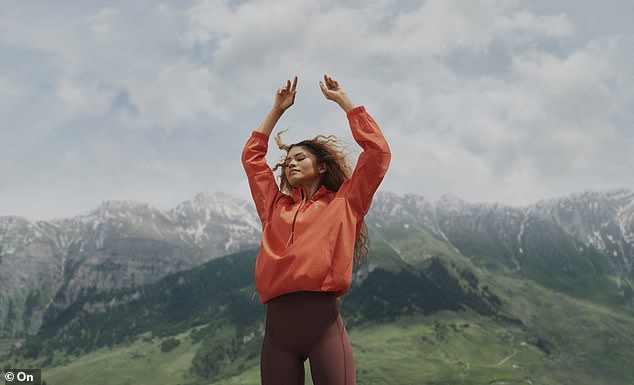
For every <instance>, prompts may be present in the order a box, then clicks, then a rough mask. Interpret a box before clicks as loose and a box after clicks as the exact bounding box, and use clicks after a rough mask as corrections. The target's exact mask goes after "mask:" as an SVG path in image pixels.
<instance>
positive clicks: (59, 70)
mask: <svg viewBox="0 0 634 385" xmlns="http://www.w3.org/2000/svg"><path fill="white" fill-rule="evenodd" d="M20 4H21V3H20ZM20 4H17V3H16V5H12V6H10V7H8V8H7V9H6V12H4V11H5V10H3V14H2V15H0V25H2V26H3V27H2V28H1V29H0V48H4V49H3V52H4V53H3V60H2V63H0V124H1V125H2V126H0V134H2V135H1V137H2V139H0V160H1V161H2V164H3V165H6V164H11V165H12V167H11V169H9V170H7V168H6V166H3V170H2V171H3V175H4V176H5V179H4V180H5V181H10V182H9V184H12V186H11V187H10V188H9V187H7V184H6V183H5V184H2V185H0V192H1V193H2V195H3V202H2V203H0V215H2V214H3V213H5V212H22V213H30V215H37V216H38V217H41V216H42V215H47V214H38V213H45V212H46V207H49V208H50V212H51V213H52V214H51V215H53V214H54V215H59V214H60V213H61V212H62V211H61V209H60V210H55V209H54V207H66V208H64V210H69V209H70V207H71V206H72V205H71V204H70V203H64V204H60V205H55V204H54V203H53V202H54V201H55V199H53V198H52V197H54V196H56V197H58V198H56V199H58V200H59V199H63V198H62V197H67V196H69V195H72V194H77V195H78V196H77V197H76V198H73V199H71V201H77V202H83V203H82V205H83V206H81V208H79V207H80V206H77V207H78V211H80V210H84V209H86V208H89V207H87V206H86V205H88V204H89V202H98V201H100V200H104V199H114V198H125V197H133V198H134V199H139V200H144V199H147V200H152V201H153V202H154V203H156V202H158V201H160V202H167V201H168V200H169V201H173V200H174V197H178V196H180V197H181V199H187V198H189V197H190V195H193V194H195V193H196V192H197V189H200V190H202V189H207V188H214V186H215V187H217V188H221V189H224V190H232V186H244V177H243V175H242V170H241V168H240V165H239V162H238V158H239V151H240V148H241V146H242V142H243V141H244V140H245V139H246V136H247V135H248V132H249V131H250V130H251V129H253V128H255V127H257V125H258V124H259V122H260V121H261V119H262V118H263V116H264V115H265V114H266V112H267V108H269V106H270V104H271V102H272V96H273V92H274V90H275V88H276V87H278V86H279V85H280V84H281V83H282V82H283V81H284V80H285V79H287V78H289V77H291V76H293V75H294V74H298V75H299V76H300V88H299V92H298V98H297V101H296V105H295V106H294V107H293V109H292V110H290V111H289V112H288V113H287V115H286V116H285V117H284V119H283V120H282V121H281V122H280V126H284V127H288V126H292V127H293V129H292V130H291V131H290V132H289V133H288V134H287V137H288V140H289V141H295V140H300V139H301V138H303V137H305V136H311V135H314V134H316V133H318V132H324V133H334V134H337V135H340V136H342V137H343V138H344V139H347V140H348V141H351V137H350V134H349V133H348V132H347V127H346V124H345V119H344V118H343V115H342V114H341V113H340V112H339V111H337V108H336V106H334V105H332V104H329V103H328V102H325V101H324V100H323V96H322V95H321V94H320V92H319V89H318V87H317V81H318V80H319V78H320V76H322V74H323V73H324V72H326V73H330V74H332V75H334V76H337V77H338V78H339V80H340V81H341V83H342V84H344V86H345V87H346V88H347V89H348V91H349V92H350V94H351V96H352V97H353V100H355V101H357V102H359V103H361V104H366V106H367V107H368V109H369V111H370V112H371V113H372V114H373V115H374V117H375V118H376V120H377V121H379V123H381V125H382V127H383V128H384V131H385V132H386V135H387V136H388V140H389V141H390V144H391V146H392V149H393V152H394V154H393V164H392V168H391V170H390V172H389V174H388V177H387V178H386V180H385V183H384V188H387V189H392V190H396V191H399V192H417V193H421V194H424V195H427V196H429V197H432V198H434V197H438V196H439V195H441V194H442V193H445V192H454V193H457V194H458V195H462V196H463V197H464V198H466V199H470V200H489V201H491V200H501V201H504V202H507V203H526V202H528V201H533V200H537V199H541V198H544V197H547V196H550V195H554V194H564V193H568V192H571V191H576V190H579V189H583V188H585V187H615V186H618V185H625V186H629V187H632V188H634V181H632V180H631V178H628V177H626V175H629V174H630V173H631V172H629V170H631V169H632V168H634V158H633V156H632V151H630V150H628V149H629V148H632V147H634V134H632V132H631V127H632V123H633V114H634V113H633V112H632V111H634V108H633V107H634V106H632V100H634V80H633V79H634V76H633V74H632V72H631V69H630V68H631V65H630V64H629V63H631V62H632V59H633V57H632V56H634V54H633V53H632V52H634V50H633V49H632V48H633V47H634V44H633V41H634V36H633V35H632V34H631V31H629V30H623V32H622V33H621V36H617V35H616V34H615V33H614V32H613V31H614V30H615V29H614V26H613V25H608V24H605V25H604V26H603V27H602V28H603V29H601V30H600V31H599V32H601V31H610V32H609V33H608V32H601V33H599V32H588V31H590V30H589V29H587V26H586V25H585V24H584V23H582V22H580V21H579V20H581V19H579V18H578V17H579V16H578V15H585V14H587V13H588V12H592V9H591V8H587V9H584V8H583V6H577V7H576V8H575V9H574V12H573V11H572V10H571V8H568V7H572V6H573V5H570V4H568V3H565V2H561V1H560V2H549V9H550V10H552V11H548V12H545V11H539V10H538V9H539V7H537V6H536V5H535V3H533V2H531V1H520V0H513V1H503V0H481V1H477V2H465V1H458V0H444V1H443V0H429V1H424V2H420V3H418V4H416V3H408V5H407V8H405V7H404V3H402V2H398V1H394V0H382V1H375V2H354V1H351V2H345V3H344V2H339V1H334V0H328V1H325V2H315V1H309V0H298V1H293V2H286V1H282V0H266V1H265V0H253V1H239V2H233V1H222V0H201V1H197V2H194V3H188V4H183V3H177V2H166V3H161V2H156V3H152V2H150V1H148V2H144V3H139V4H137V5H135V6H132V5H131V4H132V3H128V2H123V1H114V2H112V3H109V4H108V7H105V8H104V7H103V6H96V7H95V5H94V4H92V5H91V4H87V3H86V4H84V3H80V2H70V1H68V2H63V3H62V4H58V5H56V6H48V5H44V4H42V5H40V6H35V5H20ZM183 7H188V8H187V9H185V8H183ZM584 12H585V13H584ZM586 16H587V15H586ZM584 17H585V16H584ZM36 20H37V21H36ZM584 20H585V19H584ZM603 22H604V23H609V20H605V21H603ZM593 28H594V29H593V30H592V31H597V30H599V28H598V27H597V26H593ZM628 31H629V32H628ZM593 33H594V35H593ZM580 36H590V38H584V39H585V40H579V39H580ZM4 55H6V58H5V57H4ZM3 63H5V64H3ZM13 143H19V144H18V145H14V144H13ZM24 154H29V155H28V156H26V158H27V159H26V160H25V155H24ZM276 158H277V154H271V160H273V159H276ZM126 164H128V165H129V166H126ZM210 170H214V171H213V172H211V171H210ZM95 175H99V177H96V176H95ZM24 176H28V179H29V181H28V183H26V182H21V181H22V180H24ZM16 183H23V186H24V187H21V185H16ZM78 185H82V186H83V187H84V188H83V189H77V188H71V187H68V186H75V187H76V186H78ZM3 186H4V187H3ZM113 186H115V187H113ZM197 186H198V187H197ZM25 190H29V191H33V192H32V193H20V191H22V192H24V191H25ZM35 191H38V192H39V191H41V193H36V192H35ZM159 191H161V192H159ZM38 194H40V195H44V194H48V195H47V196H48V197H49V198H50V199H48V200H43V201H46V202H51V203H50V204H47V205H48V206H47V205H45V206H41V207H40V208H39V210H38V211H29V210H30V209H29V207H31V205H30V204H29V202H30V201H31V200H32V199H35V197H36V196H38ZM82 194H83V195H82ZM79 195H81V196H79ZM160 196H163V197H169V198H164V199H161V198H160ZM4 197H7V198H6V199H4ZM89 197H90V198H89ZM64 212H67V211H64ZM34 213H35V214H34ZM69 214H72V212H69Z"/></svg>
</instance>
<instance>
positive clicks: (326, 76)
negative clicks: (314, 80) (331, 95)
mask: <svg viewBox="0 0 634 385" xmlns="http://www.w3.org/2000/svg"><path fill="white" fill-rule="evenodd" d="M324 83H326V87H328V88H330V85H331V84H330V77H329V76H328V75H324Z"/></svg>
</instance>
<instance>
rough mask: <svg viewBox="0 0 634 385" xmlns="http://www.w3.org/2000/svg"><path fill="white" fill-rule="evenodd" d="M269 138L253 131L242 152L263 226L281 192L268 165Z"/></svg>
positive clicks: (252, 194)
mask: <svg viewBox="0 0 634 385" xmlns="http://www.w3.org/2000/svg"><path fill="white" fill-rule="evenodd" d="M268 143H269V137H268V136H266V135H264V134H263V133H261V132H257V131H253V133H252V134H251V137H250V138H249V140H247V143H246V144H245V145H244V150H243V151H242V166H243V167H244V170H245V171H246V173H247V179H248V180H249V188H250V189H251V196H252V197H253V202H254V203H255V208H256V209H257V211H258V216H259V217H260V220H261V221H262V224H264V222H265V221H266V220H267V219H268V218H269V214H270V213H271V209H272V207H273V204H274V203H275V201H276V199H277V198H278V196H279V195H281V194H282V193H281V192H280V190H279V188H278V186H277V183H276V182H275V176H274V175H273V171H271V168H270V167H269V165H268V164H267V163H266V152H267V150H268Z"/></svg>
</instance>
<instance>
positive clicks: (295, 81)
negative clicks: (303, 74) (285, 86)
mask: <svg viewBox="0 0 634 385" xmlns="http://www.w3.org/2000/svg"><path fill="white" fill-rule="evenodd" d="M296 89H297V76H295V79H293V86H292V87H291V91H293V92H295V90H296Z"/></svg>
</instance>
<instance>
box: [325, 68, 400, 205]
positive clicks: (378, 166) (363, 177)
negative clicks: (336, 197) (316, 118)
mask: <svg viewBox="0 0 634 385" xmlns="http://www.w3.org/2000/svg"><path fill="white" fill-rule="evenodd" d="M319 86H320V87H321V91H322V92H323V94H324V96H325V97H326V99H328V100H332V101H334V102H335V103H337V104H338V105H339V106H340V107H341V108H342V109H343V110H344V111H345V112H346V116H347V117H348V122H349V123H350V129H351V131H352V136H353V137H354V140H355V141H356V142H357V143H358V144H359V146H361V147H362V148H363V152H362V153H361V155H359V159H358V160H357V165H356V167H355V168H354V171H353V173H352V177H351V178H350V179H349V180H347V181H346V182H345V183H344V184H343V185H342V186H341V188H340V189H339V194H342V195H344V196H345V197H346V199H347V200H348V202H349V203H350V206H351V207H352V208H353V209H354V210H355V211H357V212H358V213H359V214H361V215H365V214H367V212H368V210H369V209H370V204H371V203H372V197H373V196H374V193H375V191H376V190H377V188H378V187H379V184H381V181H382V180H383V177H384V176H385V173H386V172H387V169H388V167H389V165H390V159H391V153H390V148H389V146H388V144H387V141H386V140H385V137H384V136H383V133H382V132H381V129H380V128H379V126H378V125H377V124H376V122H375V121H374V119H372V117H371V116H370V115H369V114H368V113H367V112H366V110H365V108H364V107H363V106H355V104H354V103H352V100H350V97H348V94H347V93H346V91H344V90H343V88H341V87H340V86H339V83H337V81H336V80H334V79H332V78H331V77H329V76H327V75H324V81H323V82H321V81H320V82H319Z"/></svg>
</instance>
